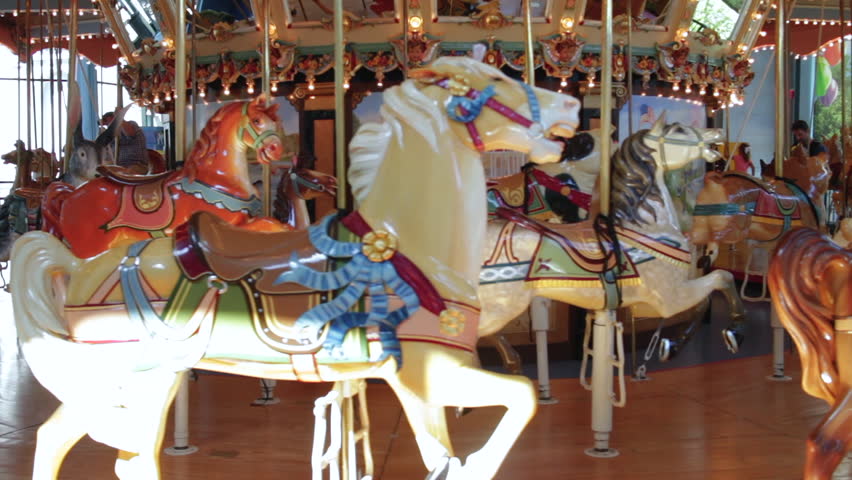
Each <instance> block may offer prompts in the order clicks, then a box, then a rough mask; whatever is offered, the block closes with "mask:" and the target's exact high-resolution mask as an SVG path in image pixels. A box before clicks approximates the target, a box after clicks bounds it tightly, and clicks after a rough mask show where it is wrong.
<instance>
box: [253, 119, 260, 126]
mask: <svg viewBox="0 0 852 480" xmlns="http://www.w3.org/2000/svg"><path fill="white" fill-rule="evenodd" d="M251 122H252V123H254V124H255V125H256V126H258V127H259V126H260V119H259V118H255V119H254V120H252V121H251Z"/></svg>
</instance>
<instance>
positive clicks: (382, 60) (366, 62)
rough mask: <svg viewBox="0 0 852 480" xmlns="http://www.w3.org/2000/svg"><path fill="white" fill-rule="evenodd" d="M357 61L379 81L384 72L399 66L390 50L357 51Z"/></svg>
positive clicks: (383, 76) (381, 79)
mask: <svg viewBox="0 0 852 480" xmlns="http://www.w3.org/2000/svg"><path fill="white" fill-rule="evenodd" d="M358 62H359V63H360V64H361V65H362V66H363V67H364V68H366V69H367V70H369V71H371V72H373V73H374V74H375V75H376V80H377V81H378V82H379V83H381V82H382V81H383V80H384V78H385V73H386V72H390V71H391V70H394V69H396V68H397V67H399V62H397V58H396V55H394V54H393V53H391V52H375V53H363V54H362V53H359V54H358Z"/></svg>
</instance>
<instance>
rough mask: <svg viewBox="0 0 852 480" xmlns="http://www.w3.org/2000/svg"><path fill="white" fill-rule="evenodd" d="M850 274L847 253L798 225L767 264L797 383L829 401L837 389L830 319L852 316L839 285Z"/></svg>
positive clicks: (851, 267) (850, 255)
mask: <svg viewBox="0 0 852 480" xmlns="http://www.w3.org/2000/svg"><path fill="white" fill-rule="evenodd" d="M793 265H795V268H794V274H792V275H791V274H790V268H791V266H793ZM851 273H852V252H849V251H847V250H843V249H842V248H840V247H838V246H837V245H835V244H834V243H833V242H832V241H830V240H829V239H828V238H827V237H825V236H823V235H822V234H821V233H819V232H817V231H815V230H811V229H804V228H799V229H795V230H793V231H792V232H790V233H789V234H787V235H785V236H784V238H782V239H781V242H780V243H779V244H778V248H777V249H776V254H775V257H774V258H773V260H772V263H771V264H770V266H769V287H770V289H771V291H772V303H773V304H774V306H775V309H776V311H777V312H778V318H779V319H780V320H781V323H782V324H783V325H784V328H785V329H786V330H787V331H788V332H789V333H790V336H791V337H793V340H794V341H795V342H796V346H797V347H798V349H799V353H800V356H801V359H802V388H804V390H805V391H806V392H807V393H808V394H810V395H813V396H815V397H818V398H822V399H823V400H825V401H827V402H829V403H831V404H834V402H835V401H836V400H837V398H838V394H840V393H842V392H841V389H842V388H843V387H842V386H841V383H842V382H841V381H840V380H841V379H840V378H839V376H838V371H837V365H836V363H835V362H836V359H837V352H836V344H835V332H834V318H835V317H836V316H840V317H848V316H851V315H852V311H850V310H852V303H851V302H849V301H848V298H846V297H847V296H848V292H847V291H845V290H844V289H848V288H849V281H850V278H849V277H850V274H851ZM835 286H837V288H838V289H837V290H835V288H836V287H835Z"/></svg>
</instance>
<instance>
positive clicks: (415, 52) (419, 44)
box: [390, 32, 441, 68]
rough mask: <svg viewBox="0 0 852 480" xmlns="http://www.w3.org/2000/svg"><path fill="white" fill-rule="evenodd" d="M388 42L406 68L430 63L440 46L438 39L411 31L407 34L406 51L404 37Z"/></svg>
mask: <svg viewBox="0 0 852 480" xmlns="http://www.w3.org/2000/svg"><path fill="white" fill-rule="evenodd" d="M390 43H391V45H393V50H394V53H396V58H397V59H398V61H399V62H400V63H403V62H404V63H406V64H407V65H408V68H418V67H423V66H426V65H428V64H430V63H432V60H434V59H435V56H436V55H437V53H438V51H439V47H440V46H441V40H440V39H438V38H437V37H432V36H431V35H428V34H424V33H422V32H411V34H410V35H409V36H408V42H407V43H408V52H406V51H405V45H406V41H405V38H403V37H398V38H396V39H393V40H391V42H390Z"/></svg>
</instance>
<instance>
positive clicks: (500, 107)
mask: <svg viewBox="0 0 852 480" xmlns="http://www.w3.org/2000/svg"><path fill="white" fill-rule="evenodd" d="M409 76H410V77H411V78H413V79H415V80H417V82H416V83H417V84H418V86H419V87H420V89H421V91H423V93H425V94H426V95H428V96H429V97H430V98H432V99H433V101H435V102H437V103H438V104H439V105H440V106H441V108H442V109H445V110H446V111H447V113H448V114H449V117H450V120H454V121H451V122H450V129H451V130H452V131H453V132H454V133H455V134H456V135H457V136H458V137H459V138H462V139H463V141H464V143H465V144H467V145H472V146H473V147H474V148H476V149H478V150H480V151H484V150H498V149H505V150H515V151H519V152H523V153H527V154H529V155H530V159H531V160H532V161H533V162H535V163H552V162H556V161H558V160H559V159H560V157H561V155H562V150H563V144H562V143H561V142H560V141H558V140H556V139H555V137H556V136H561V137H566V138H570V137H572V136H573V135H574V131H575V130H576V128H577V127H578V125H579V116H578V115H579V105H580V104H579V102H578V101H577V99H575V98H573V97H570V96H567V95H563V94H561V93H556V92H552V91H549V90H545V89H542V88H537V87H531V86H528V85H527V84H525V83H521V82H518V81H516V80H514V79H512V78H510V77H508V76H507V75H505V74H504V73H503V72H501V71H500V70H498V69H496V68H494V67H491V66H489V65H487V64H485V63H482V62H479V61H476V60H474V59H471V58H467V57H443V58H441V59H439V60H437V61H435V62H434V63H433V64H431V65H430V66H429V67H426V68H422V69H418V70H414V71H412V72H411V74H410V75H409ZM506 119H509V120H510V121H509V122H507V121H506Z"/></svg>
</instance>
